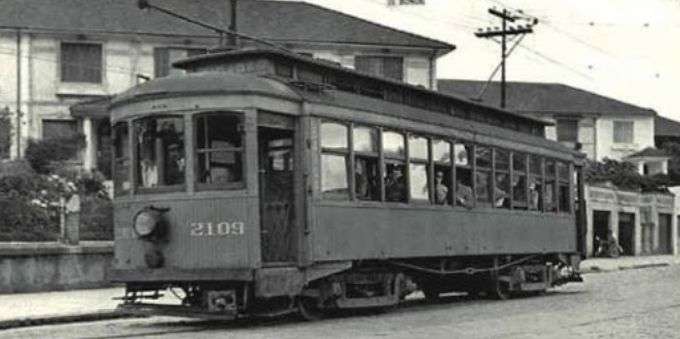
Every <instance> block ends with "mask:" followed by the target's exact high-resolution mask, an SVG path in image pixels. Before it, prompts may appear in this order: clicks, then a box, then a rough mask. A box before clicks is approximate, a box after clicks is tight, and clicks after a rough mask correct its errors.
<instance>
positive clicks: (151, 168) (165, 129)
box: [134, 116, 186, 189]
mask: <svg viewBox="0 0 680 339" xmlns="http://www.w3.org/2000/svg"><path fill="white" fill-rule="evenodd" d="M134 129H135V143H136V145H135V147H136V151H137V159H136V169H137V179H136V182H137V187H139V188H140V189H145V188H156V187H168V186H178V185H182V184H184V182H185V159H186V158H185V151H184V119H183V117H168V116H164V117H149V118H142V119H138V120H136V121H135V122H134Z"/></svg>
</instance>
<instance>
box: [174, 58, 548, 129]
mask: <svg viewBox="0 0 680 339" xmlns="http://www.w3.org/2000/svg"><path fill="white" fill-rule="evenodd" d="M261 56H265V57H272V58H278V59H284V60H288V61H291V62H293V63H298V64H309V65H313V66H316V67H320V68H325V69H328V70H330V71H333V72H338V73H343V74H346V75H350V76H353V77H357V78H363V79H369V80H371V81H375V82H376V83H382V84H386V85H390V86H397V87H401V88H403V89H406V90H410V91H415V92H419V93H423V94H427V95H430V96H433V97H438V98H443V99H447V100H451V101H456V102H458V103H461V104H465V105H468V106H473V107H479V108H483V109H484V110H487V111H491V112H494V113H497V114H499V115H501V116H510V117H514V118H516V119H519V120H525V121H527V122H530V123H533V124H539V125H542V126H548V125H553V123H552V122H550V121H548V120H545V119H541V118H537V117H533V116H528V115H524V114H520V113H516V112H512V111H508V110H504V109H501V108H499V107H496V106H493V105H488V104H484V103H480V102H477V101H473V100H471V99H468V98H465V97H463V96H459V95H456V94H449V93H441V92H437V91H433V90H430V89H427V88H425V87H423V86H416V85H411V84H408V83H405V82H403V81H399V80H393V79H389V78H384V77H379V76H375V75H371V74H367V73H363V72H360V71H357V70H354V69H351V68H347V67H343V66H341V65H340V64H337V63H335V62H332V61H328V60H323V59H318V58H313V57H309V56H305V55H301V54H298V53H294V52H290V51H286V50H283V49H274V48H261V47H258V48H242V49H237V50H229V51H222V52H215V53H209V54H201V55H196V56H192V57H189V58H186V59H182V60H178V61H176V62H174V63H173V64H172V65H173V66H175V67H177V68H181V69H186V70H189V71H191V70H194V69H197V68H200V67H201V66H204V65H215V64H216V63H219V61H221V60H224V61H227V60H229V61H231V60H237V59H243V58H256V57H261Z"/></svg>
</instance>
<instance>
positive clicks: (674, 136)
mask: <svg viewBox="0 0 680 339" xmlns="http://www.w3.org/2000/svg"><path fill="white" fill-rule="evenodd" d="M666 142H676V143H680V122H679V121H675V120H672V119H668V118H665V117H662V116H660V115H659V116H657V117H656V119H655V120H654V144H655V145H656V147H657V148H660V147H661V146H662V145H663V144H664V143H666Z"/></svg>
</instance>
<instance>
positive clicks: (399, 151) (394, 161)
mask: <svg viewBox="0 0 680 339" xmlns="http://www.w3.org/2000/svg"><path fill="white" fill-rule="evenodd" d="M382 145H383V157H384V167H383V173H384V174H385V178H384V182H385V200H386V201H389V202H406V201H407V200H406V148H405V143H404V135H403V134H401V133H398V132H393V131H384V132H383V133H382Z"/></svg>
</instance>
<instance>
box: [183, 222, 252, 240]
mask: <svg viewBox="0 0 680 339" xmlns="http://www.w3.org/2000/svg"><path fill="white" fill-rule="evenodd" d="M190 226H191V229H190V231H189V234H190V235H191V236H192V237H213V236H228V235H242V234H243V233H245V224H244V223H243V222H241V221H235V222H232V223H230V222H227V221H222V222H219V223H212V222H192V223H191V225H190Z"/></svg>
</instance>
